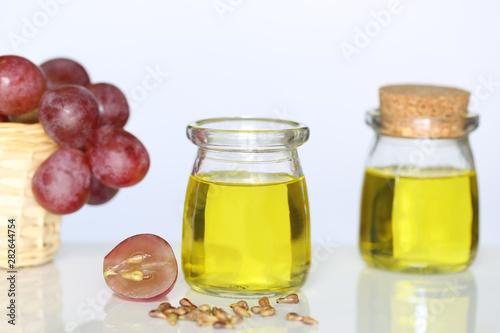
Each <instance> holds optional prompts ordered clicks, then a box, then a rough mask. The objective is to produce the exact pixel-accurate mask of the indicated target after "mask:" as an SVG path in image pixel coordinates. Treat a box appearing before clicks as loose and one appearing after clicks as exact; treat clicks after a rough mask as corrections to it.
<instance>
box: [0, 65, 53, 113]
mask: <svg viewBox="0 0 500 333" xmlns="http://www.w3.org/2000/svg"><path fill="white" fill-rule="evenodd" d="M46 89H47V86H46V83H45V77H44V75H43V72H42V71H41V70H40V68H39V67H37V66H36V65H35V64H33V63H32V62H31V61H29V60H28V59H25V58H22V57H18V56H13V55H7V56H1V57H0V114H2V115H15V114H23V113H27V112H30V111H32V110H34V109H35V108H36V107H37V105H38V102H39V101H40V98H41V97H42V95H43V93H44V92H45V90H46Z"/></svg>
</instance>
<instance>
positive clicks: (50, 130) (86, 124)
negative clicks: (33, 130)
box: [38, 85, 99, 148]
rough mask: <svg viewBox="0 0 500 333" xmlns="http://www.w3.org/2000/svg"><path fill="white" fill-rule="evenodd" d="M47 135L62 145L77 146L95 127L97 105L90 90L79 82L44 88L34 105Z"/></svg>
mask: <svg viewBox="0 0 500 333" xmlns="http://www.w3.org/2000/svg"><path fill="white" fill-rule="evenodd" d="M38 119H39V120H40V123H42V126H43V128H44V130H45V132H47V135H48V136H49V137H50V138H51V139H52V140H54V141H55V142H56V143H57V144H58V145H60V146H62V147H72V148H79V147H81V146H83V145H85V143H86V142H87V139H88V138H90V137H91V136H92V135H94V132H95V130H96V129H97V127H98V121H99V108H98V106H97V101H96V99H95V97H94V95H92V93H91V92H90V91H88V90H87V89H85V88H84V87H80V86H74V85H70V86H63V87H61V88H58V89H56V90H47V92H46V93H45V94H44V95H43V96H42V99H41V101H40V105H39V107H38Z"/></svg>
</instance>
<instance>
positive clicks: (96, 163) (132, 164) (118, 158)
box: [87, 126, 149, 188]
mask: <svg viewBox="0 0 500 333" xmlns="http://www.w3.org/2000/svg"><path fill="white" fill-rule="evenodd" d="M87 153H88V156H89V159H90V166H91V168H92V172H93V173H94V175H95V176H96V178H97V179H98V180H99V181H100V182H102V183H103V184H104V185H107V186H109V187H114V188H120V187H127V186H132V185H135V184H137V183H138V182H140V181H141V180H142V179H143V178H144V176H145V175H146V173H147V172H148V169H149V154H148V151H147V150H146V148H145V147H144V145H143V144H142V143H141V142H140V141H139V140H138V139H137V138H136V137H135V136H133V135H132V134H130V133H128V132H127V131H125V130H123V129H119V128H112V127H111V126H104V127H100V128H99V129H98V130H97V131H96V135H95V136H94V141H93V142H92V143H91V144H90V145H89V146H88V147H87Z"/></svg>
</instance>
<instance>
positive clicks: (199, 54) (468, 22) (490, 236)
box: [0, 0, 500, 244]
mask: <svg viewBox="0 0 500 333" xmlns="http://www.w3.org/2000/svg"><path fill="white" fill-rule="evenodd" d="M398 3H399V5H398ZM43 4H51V5H43ZM54 4H57V5H54ZM215 5H218V6H219V9H218V10H217V9H216V7H215ZM393 7H395V8H396V10H394V8H393ZM43 8H45V9H43ZM388 8H390V9H393V12H394V13H393V14H391V16H390V18H389V17H387V16H385V17H384V19H385V21H384V22H382V23H383V25H381V24H380V23H377V21H376V20H375V16H376V15H375V16H374V14H373V13H374V12H376V13H381V11H382V10H383V11H385V13H387V9H388ZM44 11H45V12H47V11H48V12H49V14H50V15H49V14H46V13H45V12H44ZM499 13H500V2H498V1H493V0H489V1H486V0H482V1H463V0H441V1H431V0H420V1H416V0H401V1H400V2H397V1H374V0H358V1H348V0H337V1H333V0H273V1H264V0H216V1H214V0H197V1H193V0H191V1H187V0H182V1H180V0H179V1H159V0H157V1H152V0H150V1H145V0H141V1H131V0H120V1H118V0H113V1H97V0H87V1H77V0H72V1H68V0H64V1H63V0H60V2H56V1H55V0H52V1H51V0H41V1H34V0H29V1H28V0H23V1H17V0H2V9H1V11H0V54H19V55H22V56H25V57H28V58H29V59H31V60H32V61H33V62H35V63H37V64H40V63H42V62H43V61H45V60H48V59H50V58H54V57H60V56H63V57H70V58H73V59H75V60H77V61H79V62H80V63H82V64H83V65H84V66H85V67H86V68H87V70H88V72H89V73H90V76H91V79H92V81H93V82H103V81H105V82H110V83H114V84H115V85H117V86H119V87H120V88H121V89H122V90H123V91H124V92H125V93H126V94H127V95H128V96H129V102H130V104H131V105H132V115H131V117H130V119H129V122H128V124H127V126H126V129H127V130H129V131H130V132H132V133H133V134H134V135H136V136H137V137H138V138H139V139H140V140H141V141H142V142H143V143H144V144H145V145H146V147H147V148H148V150H149V152H150V155H151V162H152V163H151V168H150V171H149V173H148V175H147V176H146V178H145V179H144V180H143V181H142V182H141V183H140V184H138V185H136V186H134V187H132V188H127V189H123V190H121V191H120V192H119V193H118V195H117V196H116V197H115V198H114V199H113V200H112V201H111V202H110V203H108V204H106V205H103V206H96V207H91V206H86V207H84V208H83V209H81V210H80V211H78V212H77V213H74V214H71V215H68V216H65V217H64V218H63V226H62V230H61V232H62V240H63V241H65V242H80V241H81V242H93V241H96V242H97V241H110V242H118V241H121V240H122V239H124V238H126V237H128V236H131V235H133V234H137V233H145V232H151V233H155V234H158V235H161V236H162V237H164V238H165V239H167V240H168V241H170V242H177V243H178V242H180V240H181V229H182V209H183V204H184V195H185V190H186V185H187V180H188V176H189V173H190V171H191V168H192V163H193V160H194V157H195V153H196V148H195V146H194V145H193V144H192V143H191V142H189V141H188V140H187V139H186V136H185V126H186V124H187V123H188V122H190V121H193V120H196V119H201V118H207V117H214V116H224V115H243V114H246V115H259V116H267V117H279V118H289V119H292V120H298V121H301V122H304V123H306V124H308V125H309V126H310V129H311V138H310V140H309V141H308V142H307V143H306V144H305V145H304V146H302V147H301V148H300V149H299V155H300V157H301V161H302V164H303V169H304V171H305V174H306V179H307V182H308V188H309V195H310V206H311V212H312V233H313V234H312V238H313V242H321V241H323V242H343V243H355V242H356V241H357V229H358V218H359V201H360V191H361V183H362V177H363V165H364V162H365V159H366V157H367V154H368V149H369V147H370V144H371V141H372V139H373V132H372V130H371V129H369V128H368V127H367V126H366V125H365V124H364V112H365V111H366V110H367V109H370V108H373V107H376V106H377V105H378V88H379V87H380V86H381V85H384V84H389V83H413V82H414V83H432V84H442V85H450V86H456V87H460V88H463V89H467V90H469V91H471V92H472V93H473V95H474V96H475V97H474V98H475V101H476V102H477V103H475V105H474V111H476V112H478V113H479V114H480V115H481V125H480V127H479V129H478V130H477V131H476V132H475V133H473V134H472V136H471V141H472V148H473V151H474V153H475V157H476V165H477V169H478V177H479V186H480V206H481V242H482V244H493V243H495V244H500V237H499V236H500V225H499V221H498V220H499V218H498V217H499V214H500V213H499V203H498V200H499V195H498V191H499V188H500V176H499V172H500V157H499V156H500V146H499V144H498V143H499V142H500V140H499V139H500V138H499V135H500V134H499V133H500V41H499V34H498V33H499V32H500V20H498V14H499ZM379 20H380V18H379ZM30 28H31V29H30ZM365 29H371V30H369V33H370V35H371V37H368V39H367V40H364V41H361V40H360V39H359V38H358V40H355V37H356V36H357V35H359V31H360V30H365ZM14 40H15V41H14ZM361 42H364V44H363V43H361ZM342 43H348V44H350V45H352V46H354V47H356V45H358V46H359V47H358V48H357V52H358V53H354V54H351V56H350V57H346V56H345V54H344V53H343V52H342V51H341V45H346V44H342ZM355 43H357V44H355ZM360 43H361V44H360ZM155 71H157V72H160V75H158V76H157V79H156V81H155V80H151V77H150V72H155ZM165 73H168V74H169V75H168V77H167V76H166V75H165ZM488 78H489V80H490V81H491V80H492V81H494V82H496V83H495V84H493V85H491V84H490V85H485V83H484V81H485V80H488ZM145 81H146V84H147V87H148V90H145V88H144V82H145ZM151 85H152V86H151ZM141 91H142V92H146V93H145V94H143V95H140V94H139V93H140V92H141Z"/></svg>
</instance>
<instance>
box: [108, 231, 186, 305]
mask: <svg viewBox="0 0 500 333" xmlns="http://www.w3.org/2000/svg"><path fill="white" fill-rule="evenodd" d="M103 272H104V279H105V281H106V284H107V285H108V287H109V288H110V289H111V290H113V291H114V292H115V293H116V294H118V295H119V296H122V297H125V298H128V299H134V300H150V299H154V298H159V297H163V296H165V295H166V294H168V293H169V292H170V291H171V290H172V288H173V287H174V284H175V281H177V274H178V268H177V260H176V259H175V255H174V251H173V250H172V247H171V246H170V244H168V242H167V241H166V240H164V239H163V238H161V237H158V236H156V235H153V234H140V235H135V236H132V237H129V238H127V239H125V240H124V241H123V242H121V243H120V244H118V245H117V246H116V247H115V248H114V249H113V250H111V252H109V253H108V254H107V255H106V257H104V264H103Z"/></svg>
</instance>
